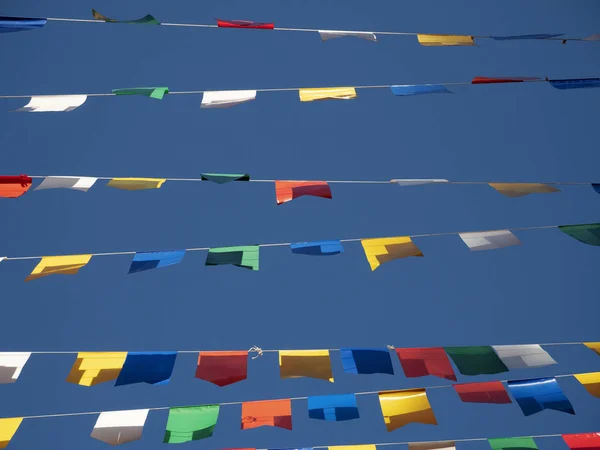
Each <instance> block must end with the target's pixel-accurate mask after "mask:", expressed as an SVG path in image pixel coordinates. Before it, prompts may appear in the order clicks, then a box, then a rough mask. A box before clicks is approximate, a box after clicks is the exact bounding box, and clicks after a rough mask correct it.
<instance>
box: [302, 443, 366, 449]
mask: <svg viewBox="0 0 600 450" xmlns="http://www.w3.org/2000/svg"><path fill="white" fill-rule="evenodd" d="M297 450H303V449H297ZM327 450H377V446H376V445H375V444H369V445H330V446H329V447H327Z"/></svg>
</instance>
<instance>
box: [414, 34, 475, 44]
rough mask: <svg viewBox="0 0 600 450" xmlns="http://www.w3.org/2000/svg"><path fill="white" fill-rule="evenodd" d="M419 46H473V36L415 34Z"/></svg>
mask: <svg viewBox="0 0 600 450" xmlns="http://www.w3.org/2000/svg"><path fill="white" fill-rule="evenodd" d="M417 39H418V40H419V44H421V45H424V46H425V47H441V46H473V45H475V40H474V39H473V36H461V35H456V34H417Z"/></svg>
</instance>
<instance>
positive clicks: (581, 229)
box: [558, 223, 600, 245]
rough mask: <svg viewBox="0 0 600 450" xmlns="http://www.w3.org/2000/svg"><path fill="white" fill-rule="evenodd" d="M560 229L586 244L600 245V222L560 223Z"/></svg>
mask: <svg viewBox="0 0 600 450" xmlns="http://www.w3.org/2000/svg"><path fill="white" fill-rule="evenodd" d="M558 229H559V230H560V231H562V232H563V233H566V234H568V235H569V236H571V237H572V238H575V239H577V240H578V241H579V242H583V243H584V244H588V245H600V223H587V224H581V225H561V226H559V227H558Z"/></svg>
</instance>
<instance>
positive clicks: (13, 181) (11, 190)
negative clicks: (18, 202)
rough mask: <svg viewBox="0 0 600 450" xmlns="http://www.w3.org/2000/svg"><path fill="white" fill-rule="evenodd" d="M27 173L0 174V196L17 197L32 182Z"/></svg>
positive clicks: (26, 189) (25, 190)
mask: <svg viewBox="0 0 600 450" xmlns="http://www.w3.org/2000/svg"><path fill="white" fill-rule="evenodd" d="M32 181H33V180H32V179H31V177H28V176H27V175H2V176H0V197H2V198H18V197H20V196H21V195H23V194H24V193H25V192H27V191H28V190H29V188H30V187H31V183H32Z"/></svg>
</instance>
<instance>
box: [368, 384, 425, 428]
mask: <svg viewBox="0 0 600 450" xmlns="http://www.w3.org/2000/svg"><path fill="white" fill-rule="evenodd" d="M379 404H380V405H381V413H382V414H383V419H384V421H385V427H386V428H387V430H388V431H394V430H396V429H398V428H401V427H403V426H405V425H408V424H409V423H423V424H426V425H437V420H436V419H435V415H434V414H433V410H432V409H431V405H430V404H429V400H428V399H427V392H426V391H425V389H407V390H404V391H388V392H380V393H379Z"/></svg>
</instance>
